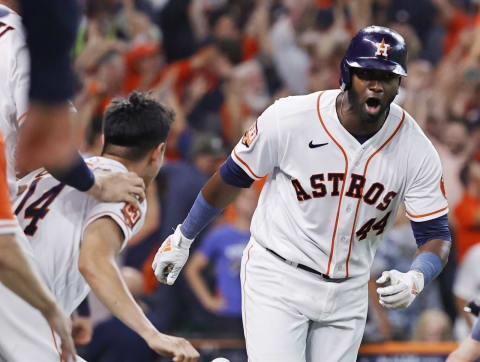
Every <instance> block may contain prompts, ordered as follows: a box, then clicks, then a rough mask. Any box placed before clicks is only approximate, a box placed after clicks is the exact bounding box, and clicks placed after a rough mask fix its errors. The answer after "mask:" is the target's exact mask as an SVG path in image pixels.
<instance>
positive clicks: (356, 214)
mask: <svg viewBox="0 0 480 362" xmlns="http://www.w3.org/2000/svg"><path fill="white" fill-rule="evenodd" d="M403 121H405V111H404V112H403V116H402V120H401V121H400V123H399V125H398V126H397V128H396V129H395V131H394V132H393V133H392V135H391V136H390V137H389V138H388V140H386V141H385V143H384V144H383V145H381V146H380V148H379V149H377V150H376V151H375V152H374V153H372V154H371V155H370V157H369V158H368V160H367V163H366V164H365V168H364V169H363V177H364V178H365V176H366V175H367V168H368V164H369V163H370V161H371V160H372V158H373V156H375V155H376V154H377V153H379V152H380V151H381V150H382V149H383V148H384V147H385V146H386V145H387V144H388V143H389V142H390V141H391V140H392V139H393V137H395V135H396V134H397V133H398V130H399V129H400V127H402V125H403ZM363 186H365V185H363ZM362 198H363V187H362V189H361V190H360V198H359V199H358V201H357V208H356V210H355V217H354V218H353V226H352V233H351V234H350V244H349V246H348V256H347V265H346V276H345V277H346V278H348V262H349V261H350V253H351V251H352V241H353V235H354V234H355V226H356V224H357V216H358V209H359V208H360V202H361V201H362Z"/></svg>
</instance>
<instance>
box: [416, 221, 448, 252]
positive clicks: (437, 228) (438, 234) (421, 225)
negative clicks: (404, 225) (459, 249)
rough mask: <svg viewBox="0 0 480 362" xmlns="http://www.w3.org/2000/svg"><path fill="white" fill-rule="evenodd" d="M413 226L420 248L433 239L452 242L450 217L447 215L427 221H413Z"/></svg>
mask: <svg viewBox="0 0 480 362" xmlns="http://www.w3.org/2000/svg"><path fill="white" fill-rule="evenodd" d="M411 225H412V230H413V235H414V236H415V240H416V241H417V245H418V246H421V245H423V244H425V243H426V242H427V241H429V240H432V239H442V240H448V241H452V236H451V234H450V229H449V228H448V216H447V215H446V214H445V215H442V216H440V217H437V218H435V219H431V220H427V221H422V222H415V221H412V222H411Z"/></svg>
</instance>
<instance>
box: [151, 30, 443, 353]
mask: <svg viewBox="0 0 480 362" xmlns="http://www.w3.org/2000/svg"><path fill="white" fill-rule="evenodd" d="M406 62H407V48H406V45H405V41H404V39H403V38H402V37H401V36H400V35H399V34H398V33H397V32H395V31H393V30H391V29H388V28H384V27H378V26H370V27H367V28H364V29H362V30H361V31H360V32H359V33H358V34H357V35H356V36H355V37H354V38H353V39H352V41H351V43H350V46H349V48H348V50H347V52H346V54H345V56H344V58H343V60H342V62H341V65H340V66H341V79H340V82H341V89H335V90H327V91H321V92H316V93H313V94H309V95H305V96H296V97H288V98H286V99H280V100H278V101H276V102H275V103H274V104H273V105H271V106H270V107H269V108H267V109H266V110H265V111H264V113H263V114H262V115H261V116H260V117H259V118H258V120H257V121H256V122H255V123H254V124H253V125H252V126H251V127H250V128H249V129H248V130H247V132H246V133H245V135H244V136H243V138H242V139H241V140H240V142H239V143H238V144H237V145H236V147H235V148H234V150H233V152H232V154H231V155H230V157H229V158H228V159H227V161H226V162H225V163H224V164H223V165H222V166H221V167H220V170H219V172H218V173H216V174H215V175H214V176H213V177H212V178H211V179H210V180H209V181H208V182H207V183H206V185H205V186H204V187H203V189H202V191H201V192H200V193H199V195H198V198H197V200H196V201H195V203H194V205H193V206H192V209H191V210H190V213H189V214H188V216H187V218H186V220H185V221H184V222H183V224H181V225H179V226H178V227H177V229H176V230H175V232H174V234H173V235H171V236H170V237H168V238H167V239H166V240H165V241H164V243H163V244H162V245H161V247H160V248H159V250H158V252H157V254H156V256H155V259H154V262H153V265H152V266H153V269H154V271H155V275H156V277H157V278H158V280H160V281H161V282H163V283H167V284H173V282H174V281H175V279H176V278H177V276H178V274H179V272H180V270H181V269H182V267H183V265H184V263H185V260H186V259H187V257H188V250H189V247H190V245H191V243H192V242H193V240H194V238H195V236H196V235H197V234H198V232H199V231H200V230H201V229H202V228H203V227H204V226H205V225H206V224H208V223H209V222H210V221H211V220H212V219H213V218H215V217H216V216H217V215H218V214H219V213H220V212H221V210H222V209H223V208H224V207H225V205H227V204H228V203H229V202H230V201H231V200H232V199H233V198H234V197H235V196H236V195H237V194H238V190H239V188H241V187H249V186H250V185H251V183H252V182H253V181H254V180H259V179H260V178H262V177H263V176H265V175H267V174H268V179H267V181H266V184H265V186H264V188H263V190H262V193H261V195H260V199H259V202H258V206H257V209H256V211H255V213H254V216H253V219H252V225H251V238H250V242H249V244H248V245H247V247H246V249H245V251H244V255H243V260H242V270H241V278H242V302H243V306H242V310H243V327H244V333H245V338H246V345H247V352H248V355H249V360H250V361H252V362H265V361H276V362H278V361H284V362H295V361H355V360H356V356H357V353H358V348H359V345H360V341H361V339H362V335H363V330H364V326H365V319H366V314H367V299H368V298H367V282H368V279H369V268H370V265H371V263H372V260H373V257H374V254H375V249H376V247H377V245H378V243H379V242H380V241H381V240H382V238H383V236H384V235H385V233H387V232H388V230H389V229H390V227H391V226H392V224H393V222H394V219H395V215H396V213H397V211H398V208H399V206H400V204H401V203H402V202H404V203H405V205H406V210H407V216H408V217H409V218H410V220H411V224H412V228H413V231H414V234H415V237H416V240H417V243H418V252H417V254H416V256H415V258H414V260H413V263H412V265H411V270H410V271H408V272H407V273H401V272H399V271H396V270H389V271H385V272H384V273H383V275H382V276H381V277H380V278H379V280H378V282H379V283H381V287H380V288H379V289H378V290H377V291H378V294H379V298H380V303H381V304H382V305H383V306H385V307H387V308H405V307H408V306H409V305H410V304H411V303H412V302H413V300H414V299H415V297H416V296H417V295H418V293H420V292H421V291H422V289H423V287H424V285H425V284H426V283H428V282H430V281H431V280H432V279H433V278H435V277H436V276H437V275H438V274H439V273H440V271H441V270H442V268H443V265H444V264H445V262H446V260H447V257H448V253H449V250H450V243H451V241H450V240H451V238H450V232H449V229H448V220H447V212H448V205H447V200H446V197H445V193H444V192H443V182H442V169H441V165H440V160H439V157H438V155H437V153H436V151H435V149H434V148H433V146H432V144H431V143H430V141H429V140H428V139H427V137H426V136H425V135H424V133H423V132H422V130H421V129H420V128H419V127H418V125H417V124H416V122H415V120H414V119H413V118H412V117H411V116H410V115H409V114H407V113H406V112H405V111H404V110H403V109H402V108H400V107H399V106H398V105H396V104H394V103H392V102H393V99H394V98H395V96H396V94H397V92H398V89H399V86H400V82H401V79H402V77H405V76H407V68H406Z"/></svg>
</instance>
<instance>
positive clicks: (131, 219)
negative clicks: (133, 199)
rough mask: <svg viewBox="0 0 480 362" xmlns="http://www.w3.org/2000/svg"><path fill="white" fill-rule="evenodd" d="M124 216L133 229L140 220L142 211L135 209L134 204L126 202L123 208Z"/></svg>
mask: <svg viewBox="0 0 480 362" xmlns="http://www.w3.org/2000/svg"><path fill="white" fill-rule="evenodd" d="M122 213H123V216H124V217H125V222H126V224H127V225H128V227H129V228H130V229H133V228H134V226H135V225H136V224H137V222H138V220H140V216H141V212H140V210H135V209H134V208H133V206H132V205H130V204H126V205H125V207H124V208H123V209H122Z"/></svg>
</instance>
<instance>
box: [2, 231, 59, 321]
mask: <svg viewBox="0 0 480 362" xmlns="http://www.w3.org/2000/svg"><path fill="white" fill-rule="evenodd" d="M0 282H2V283H3V284H4V285H5V286H6V287H8V288H9V289H10V290H12V291H13V292H14V293H16V294H17V295H18V296H20V297H21V298H22V299H24V300H25V301H26V302H28V303H29V304H31V305H32V306H33V307H34V308H36V309H38V310H39V311H40V312H41V313H42V314H43V315H44V316H47V315H49V314H50V313H51V312H52V311H54V310H55V309H56V308H57V306H56V303H55V298H54V296H53V295H52V293H51V292H50V290H49V289H48V288H47V286H46V285H45V283H44V282H43V281H42V280H41V279H40V277H39V276H38V274H37V273H36V272H35V270H34V269H33V267H32V265H31V263H30V261H29V259H28V257H27V256H26V255H25V253H24V252H23V250H22V249H21V247H20V245H19V244H18V242H17V240H16V239H15V236H14V235H13V234H5V235H0Z"/></svg>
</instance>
